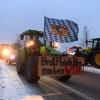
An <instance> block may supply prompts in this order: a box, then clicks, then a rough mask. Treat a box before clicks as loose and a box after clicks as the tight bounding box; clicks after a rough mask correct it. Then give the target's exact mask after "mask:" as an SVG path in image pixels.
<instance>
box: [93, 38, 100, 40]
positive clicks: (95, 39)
mask: <svg viewBox="0 0 100 100" xmlns="http://www.w3.org/2000/svg"><path fill="white" fill-rule="evenodd" d="M92 40H100V38H94V39H92Z"/></svg>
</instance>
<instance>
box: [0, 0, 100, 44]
mask: <svg viewBox="0 0 100 100" xmlns="http://www.w3.org/2000/svg"><path fill="white" fill-rule="evenodd" d="M44 16H47V17H50V18H57V19H68V20H73V21H75V22H76V23H77V24H78V26H79V38H80V37H82V32H83V27H84V26H87V27H88V30H89V34H90V36H91V38H96V37H100V32H99V29H100V0H0V43H13V42H15V41H16V38H17V36H18V34H20V33H22V32H23V31H25V30H28V29H36V30H40V31H43V29H44Z"/></svg>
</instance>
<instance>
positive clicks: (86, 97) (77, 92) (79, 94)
mask: <svg viewBox="0 0 100 100" xmlns="http://www.w3.org/2000/svg"><path fill="white" fill-rule="evenodd" d="M43 78H45V79H48V80H52V81H55V82H56V83H57V84H59V85H60V86H62V87H63V88H65V89H68V90H70V91H71V92H73V93H75V94H76V95H78V96H80V97H82V98H84V99H85V100H94V99H93V98H91V97H90V96H87V95H85V94H83V93H81V92H79V91H77V90H75V89H73V88H71V87H69V86H67V85H64V84H63V83H61V82H59V81H57V80H55V79H53V78H51V77H49V76H48V77H45V76H44V77H43Z"/></svg>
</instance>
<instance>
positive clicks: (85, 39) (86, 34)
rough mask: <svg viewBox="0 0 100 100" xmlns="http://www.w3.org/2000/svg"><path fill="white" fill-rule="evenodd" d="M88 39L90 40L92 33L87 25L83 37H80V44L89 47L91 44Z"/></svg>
mask: <svg viewBox="0 0 100 100" xmlns="http://www.w3.org/2000/svg"><path fill="white" fill-rule="evenodd" d="M88 40H90V34H89V30H88V27H87V26H84V27H83V34H82V38H80V45H81V46H82V47H83V48H87V47H88V46H89V43H88Z"/></svg>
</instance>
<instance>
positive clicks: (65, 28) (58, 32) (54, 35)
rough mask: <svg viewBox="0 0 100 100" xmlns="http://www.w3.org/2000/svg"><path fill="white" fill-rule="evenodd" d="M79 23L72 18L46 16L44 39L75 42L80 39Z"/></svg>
mask: <svg viewBox="0 0 100 100" xmlns="http://www.w3.org/2000/svg"><path fill="white" fill-rule="evenodd" d="M78 31H79V28H78V25H77V24H76V23H75V22H73V21H70V20H62V19H54V18H48V17H44V39H45V40H46V41H56V42H62V43H64V42H74V41H77V40H78Z"/></svg>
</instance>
